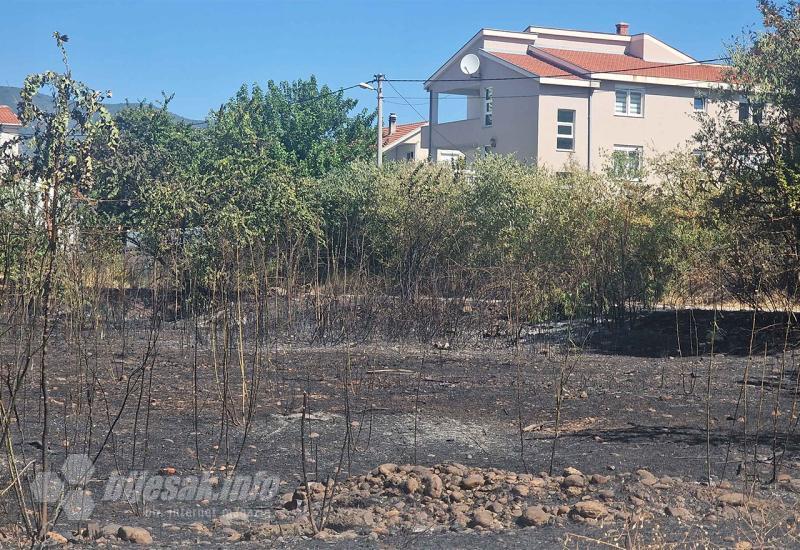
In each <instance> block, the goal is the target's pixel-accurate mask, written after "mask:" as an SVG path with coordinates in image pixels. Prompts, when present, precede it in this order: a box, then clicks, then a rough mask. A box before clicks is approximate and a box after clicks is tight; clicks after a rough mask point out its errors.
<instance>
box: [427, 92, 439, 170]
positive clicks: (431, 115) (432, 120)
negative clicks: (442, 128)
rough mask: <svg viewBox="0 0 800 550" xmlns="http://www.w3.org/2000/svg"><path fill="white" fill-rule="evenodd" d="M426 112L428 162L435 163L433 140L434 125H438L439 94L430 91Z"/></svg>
mask: <svg viewBox="0 0 800 550" xmlns="http://www.w3.org/2000/svg"><path fill="white" fill-rule="evenodd" d="M429 93H430V101H429V105H428V107H429V111H428V160H430V161H431V162H436V156H437V155H436V147H434V145H433V143H434V141H433V139H434V135H435V133H436V128H435V127H436V125H437V124H439V92H434V91H431V92H429Z"/></svg>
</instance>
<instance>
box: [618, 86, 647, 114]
mask: <svg viewBox="0 0 800 550" xmlns="http://www.w3.org/2000/svg"><path fill="white" fill-rule="evenodd" d="M643 103H644V91H642V90H641V89H633V88H617V90H616V94H615V97H614V114H616V115H620V116H642V113H643V108H642V106H643Z"/></svg>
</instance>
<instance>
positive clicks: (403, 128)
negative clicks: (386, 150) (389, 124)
mask: <svg viewBox="0 0 800 550" xmlns="http://www.w3.org/2000/svg"><path fill="white" fill-rule="evenodd" d="M427 125H428V121H427V120H423V121H422V122H412V123H410V124H398V125H397V126H396V127H395V129H394V133H393V134H392V135H389V128H384V129H383V146H384V147H388V146H389V145H392V144H393V143H397V142H398V141H401V140H402V139H403V138H405V137H406V136H407V135H408V134H410V133H411V132H413V131H414V130H416V129H417V128H422V127H423V126H427Z"/></svg>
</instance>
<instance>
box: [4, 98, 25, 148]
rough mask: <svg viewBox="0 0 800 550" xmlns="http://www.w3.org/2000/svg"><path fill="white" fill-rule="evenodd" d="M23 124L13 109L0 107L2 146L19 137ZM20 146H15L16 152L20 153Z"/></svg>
mask: <svg viewBox="0 0 800 550" xmlns="http://www.w3.org/2000/svg"><path fill="white" fill-rule="evenodd" d="M21 129H22V124H21V123H20V121H19V119H18V118H17V114H16V113H15V112H14V110H13V109H11V107H9V106H7V105H0V145H2V144H3V143H6V142H7V141H9V140H11V139H13V138H15V137H16V136H18V135H19V132H20V130H21ZM18 150H19V145H14V152H15V153H16V152H18Z"/></svg>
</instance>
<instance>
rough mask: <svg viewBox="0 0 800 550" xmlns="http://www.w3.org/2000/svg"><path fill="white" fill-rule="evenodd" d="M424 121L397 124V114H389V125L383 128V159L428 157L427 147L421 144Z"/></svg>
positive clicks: (426, 124)
mask: <svg viewBox="0 0 800 550" xmlns="http://www.w3.org/2000/svg"><path fill="white" fill-rule="evenodd" d="M427 126H428V123H427V122H425V121H422V122H412V123H409V124H397V115H396V114H395V113H391V114H390V115H389V127H388V128H383V160H384V161H417V160H425V159H427V158H428V149H427V148H424V147H423V146H422V130H423V129H424V128H425V127H427Z"/></svg>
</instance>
